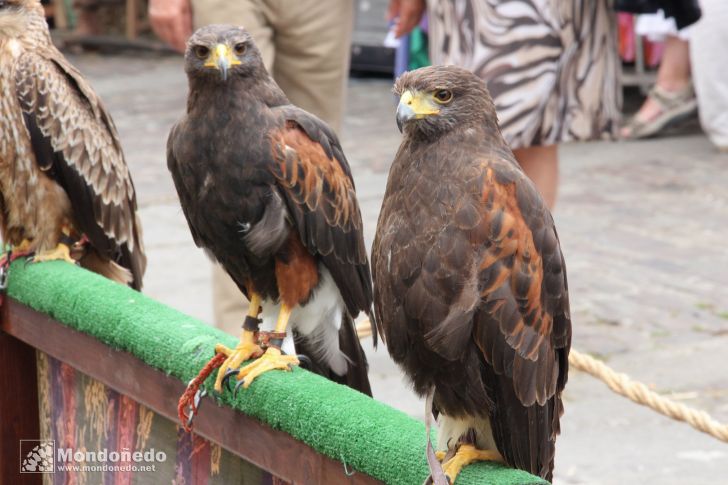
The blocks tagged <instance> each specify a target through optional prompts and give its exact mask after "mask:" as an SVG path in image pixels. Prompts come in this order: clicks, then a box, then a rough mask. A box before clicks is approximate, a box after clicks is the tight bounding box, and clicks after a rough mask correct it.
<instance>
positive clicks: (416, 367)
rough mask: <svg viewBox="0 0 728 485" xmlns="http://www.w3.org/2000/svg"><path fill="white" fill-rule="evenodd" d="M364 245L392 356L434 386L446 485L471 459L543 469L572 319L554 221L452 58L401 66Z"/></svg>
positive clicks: (423, 385) (486, 100) (423, 386)
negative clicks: (391, 143)
mask: <svg viewBox="0 0 728 485" xmlns="http://www.w3.org/2000/svg"><path fill="white" fill-rule="evenodd" d="M395 92H396V93H397V94H398V95H400V96H401V97H400V103H399V107H398V109H397V122H398V124H399V125H400V129H401V130H403V132H404V139H403V141H402V144H401V146H400V148H399V151H398V152H397V156H396V158H395V160H394V162H393V164H392V167H391V170H390V173H389V180H388V182H387V190H386V193H385V196H384V203H383V205H382V211H381V213H380V216H379V225H378V227H377V234H376V239H375V241H374V248H373V251H372V261H373V267H374V271H373V276H374V303H375V310H376V314H377V317H378V319H379V321H380V324H381V327H382V330H381V331H382V332H383V336H384V339H385V341H386V343H387V347H388V349H389V352H390V354H391V355H392V357H393V359H394V360H395V361H396V362H397V363H399V364H400V366H402V368H403V369H404V371H405V372H406V373H407V375H408V376H409V377H410V379H411V380H412V382H413V384H414V388H415V390H416V391H417V392H418V393H419V394H421V395H425V394H428V393H429V392H432V390H433V389H434V409H435V410H436V412H438V413H439V422H440V447H441V448H442V449H446V448H447V449H448V452H447V454H445V453H444V452H443V453H442V454H441V455H440V457H441V458H442V457H443V455H444V457H445V458H446V459H447V461H445V463H444V470H445V472H446V474H447V475H448V476H449V477H450V478H451V480H452V481H453V482H454V480H455V478H456V476H457V474H458V473H459V472H460V469H461V468H462V467H463V466H465V465H467V464H468V463H470V462H472V461H474V460H483V459H485V460H503V461H505V462H506V463H508V464H509V465H511V466H514V467H517V468H521V469H524V470H527V471H529V472H531V473H534V474H536V475H539V476H541V477H543V478H546V479H549V480H550V479H551V477H552V472H553V467H554V454H555V441H556V435H557V434H558V433H559V417H560V416H561V414H562V409H563V407H562V402H561V391H562V390H563V389H564V385H565V384H566V379H567V372H568V354H569V347H570V342H571V320H570V316H569V298H568V293H567V283H566V268H565V266H564V259H563V256H562V254H561V250H560V247H559V239H558V236H557V234H556V230H555V228H554V222H553V219H552V217H551V214H550V213H549V211H548V209H547V208H546V205H545V204H544V201H543V200H542V199H541V197H540V196H539V194H538V192H537V191H536V189H535V187H534V185H533V184H532V183H531V181H530V180H529V179H528V178H527V177H526V175H524V173H523V172H522V171H521V169H520V168H519V166H518V164H517V163H516V161H515V159H514V157H513V154H512V153H511V151H510V150H509V149H508V146H507V145H506V143H505V141H504V140H503V138H502V137H501V134H500V130H499V128H498V124H497V121H496V113H495V108H494V106H493V102H492V100H491V98H490V96H489V94H488V92H487V90H486V88H485V85H484V83H483V82H482V81H481V80H480V79H479V78H477V77H476V76H475V75H473V74H472V73H470V72H468V71H466V70H464V69H460V68H457V67H452V66H450V67H427V68H422V69H418V70H416V71H413V72H409V73H406V74H404V75H403V76H402V77H401V78H400V79H399V80H398V81H397V83H396V85H395Z"/></svg>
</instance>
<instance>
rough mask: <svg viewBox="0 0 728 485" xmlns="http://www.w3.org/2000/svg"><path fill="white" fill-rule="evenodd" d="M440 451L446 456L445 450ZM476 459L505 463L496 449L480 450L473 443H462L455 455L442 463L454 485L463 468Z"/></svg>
mask: <svg viewBox="0 0 728 485" xmlns="http://www.w3.org/2000/svg"><path fill="white" fill-rule="evenodd" d="M439 453H443V457H444V456H445V455H444V452H439ZM438 458H439V457H438ZM439 459H441V458H439ZM476 461H497V462H500V463H503V457H502V456H501V454H500V453H498V452H497V451H495V450H479V449H477V448H476V447H475V446H473V445H466V444H463V445H460V447H459V448H458V451H457V453H455V456H453V457H452V458H450V459H449V460H447V461H446V462H445V463H443V464H442V470H443V471H444V472H445V475H447V477H448V478H449V479H450V483H452V484H453V485H454V484H455V479H456V478H457V476H458V475H459V474H460V472H461V471H462V469H463V468H464V467H466V466H467V465H470V464H471V463H473V462H476Z"/></svg>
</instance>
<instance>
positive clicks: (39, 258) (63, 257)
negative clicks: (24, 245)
mask: <svg viewBox="0 0 728 485" xmlns="http://www.w3.org/2000/svg"><path fill="white" fill-rule="evenodd" d="M44 261H66V262H67V263H71V264H76V260H75V259H73V258H72V257H71V248H69V247H68V245H66V244H63V243H58V246H56V247H55V248H54V249H51V250H49V251H43V252H41V253H38V254H36V255H35V256H34V257H33V262H34V263H42V262H44Z"/></svg>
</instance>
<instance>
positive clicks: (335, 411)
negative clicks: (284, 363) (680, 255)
mask: <svg viewBox="0 0 728 485" xmlns="http://www.w3.org/2000/svg"><path fill="white" fill-rule="evenodd" d="M8 294H9V296H10V297H11V298H14V299H15V300H17V301H19V302H21V303H23V304H25V305H27V306H29V307H31V308H33V309H35V310H37V311H39V312H42V313H45V314H47V315H49V316H50V317H52V318H54V319H55V320H57V321H59V322H61V323H62V324H64V325H67V326H69V327H71V328H74V329H76V330H78V331H81V332H84V333H86V334H88V335H91V336H93V337H95V338H97V339H98V340H100V341H102V342H104V343H106V344H107V345H109V346H111V347H114V348H116V349H120V350H124V351H126V352H129V353H131V354H133V355H135V356H136V357H138V358H139V359H141V360H143V361H144V362H146V363H147V364H148V365H150V366H152V367H154V368H156V369H159V370H161V371H163V372H166V373H167V374H169V375H172V376H174V377H176V378H178V379H180V380H181V381H182V382H188V381H189V380H190V379H192V378H193V377H194V376H196V375H197V373H198V371H199V370H200V369H201V368H202V366H203V365H204V364H205V363H206V362H207V361H208V360H209V359H210V358H211V357H212V355H213V352H214V350H213V349H214V346H215V344H216V343H218V342H222V343H224V344H226V345H228V346H234V345H235V343H236V342H235V338H234V337H232V336H230V335H227V334H225V333H223V332H221V331H220V330H217V329H215V328H213V327H210V326H208V325H205V324H204V323H202V322H201V321H199V320H196V319H194V318H192V317H190V316H188V315H185V314H183V313H180V312H178V311H176V310H174V309H172V308H170V307H168V306H165V305H163V304H161V303H159V302H157V301H155V300H152V299H151V298H148V297H146V296H144V295H143V294H141V293H138V292H136V291H134V290H132V289H130V288H127V287H125V286H122V285H119V284H117V283H114V282H112V281H109V280H107V279H105V278H103V277H101V276H99V275H96V274H93V273H90V272H88V271H86V270H84V269H82V268H80V267H77V266H73V265H70V264H68V263H65V262H61V261H54V262H49V263H39V264H26V263H25V261H23V260H18V261H15V262H14V263H13V264H12V266H11V267H10V277H9V288H8ZM378 352H386V349H384V348H380V349H379V350H378ZM212 381H213V377H210V378H209V379H208V380H207V382H206V386H207V388H208V391H211V392H212V394H215V393H214V391H212ZM219 401H220V402H221V403H222V404H224V405H228V406H232V407H233V408H235V409H237V410H239V411H241V412H243V413H246V414H248V415H250V416H253V417H255V418H257V419H259V420H261V421H263V422H265V423H267V424H268V425H270V426H271V427H273V428H276V429H280V430H282V431H285V432H286V433H289V434H290V435H292V436H293V437H295V438H297V439H299V440H301V441H303V442H305V443H307V444H308V445H309V446H311V447H312V448H314V449H315V450H317V451H318V452H320V453H323V454H325V455H327V456H329V457H331V458H333V459H336V460H339V461H342V460H343V461H345V462H346V463H347V465H348V466H349V467H353V468H354V469H355V470H357V471H358V472H363V473H366V474H369V475H371V476H373V477H375V478H377V479H379V480H381V481H383V482H385V483H391V484H397V485H399V484H401V485H420V484H421V483H422V482H423V480H424V479H425V477H426V476H427V475H428V468H427V463H426V461H425V428H424V425H423V424H422V423H421V422H419V421H417V420H415V419H412V418H410V417H408V416H407V415H405V414H404V413H402V412H400V411H397V410H395V409H393V408H391V407H389V406H387V405H385V404H383V403H380V402H378V401H376V400H373V399H371V398H369V397H367V396H365V395H363V394H361V393H359V392H356V391H353V390H351V389H349V388H348V387H345V386H341V385H339V384H335V383H333V382H330V381H328V380H326V379H324V378H322V377H319V376H317V375H314V374H312V373H310V372H308V371H305V370H303V369H299V368H294V370H293V371H292V372H278V371H271V372H268V373H266V374H263V375H262V376H261V377H259V378H258V379H256V380H255V381H254V382H253V384H252V385H251V386H250V388H249V389H247V390H243V389H241V391H240V392H239V393H238V396H237V398H233V396H232V393H230V392H229V391H225V392H224V393H223V395H222V396H221V397H220V398H219ZM201 412H205V411H204V408H202V411H201ZM342 466H343V464H342ZM543 483H546V482H544V481H543V480H541V479H539V478H537V477H534V476H532V475H530V474H528V473H526V472H523V471H520V470H513V469H509V468H506V467H504V466H502V465H499V464H495V463H477V464H474V465H471V466H469V467H467V468H466V469H465V470H463V472H462V474H461V475H460V476H459V477H458V480H457V485H470V484H493V485H501V484H502V485H524V484H543Z"/></svg>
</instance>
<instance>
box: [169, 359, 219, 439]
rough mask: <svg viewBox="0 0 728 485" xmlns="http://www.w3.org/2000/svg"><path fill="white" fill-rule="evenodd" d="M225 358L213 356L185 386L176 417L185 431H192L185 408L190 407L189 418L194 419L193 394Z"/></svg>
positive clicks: (195, 412) (195, 411)
mask: <svg viewBox="0 0 728 485" xmlns="http://www.w3.org/2000/svg"><path fill="white" fill-rule="evenodd" d="M226 358H227V357H226V356H225V354H215V357H213V358H212V359H210V361H209V362H208V363H207V364H205V367H203V368H202V370H201V371H200V372H199V374H197V377H195V378H194V379H192V381H190V383H189V384H188V385H187V389H185V392H184V393H183V394H182V396H181V397H180V398H179V402H178V403H177V415H178V416H179V419H180V421H181V422H182V427H183V428H184V429H185V431H187V432H189V431H192V421H191V420H190V416H188V415H187V414H186V413H185V408H186V407H187V406H189V407H190V409H191V411H190V412H191V416H192V417H193V418H194V416H195V414H197V408H196V407H195V394H197V391H198V390H199V389H200V386H201V385H202V383H203V382H205V379H207V377H208V376H209V375H210V374H212V371H214V370H215V369H217V368H218V367H220V366H221V365H222V363H223V362H225V359H226ZM188 423H189V424H188Z"/></svg>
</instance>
